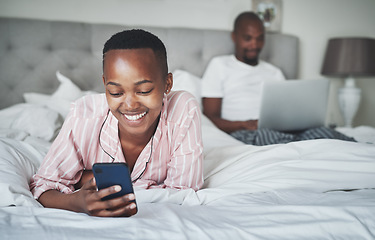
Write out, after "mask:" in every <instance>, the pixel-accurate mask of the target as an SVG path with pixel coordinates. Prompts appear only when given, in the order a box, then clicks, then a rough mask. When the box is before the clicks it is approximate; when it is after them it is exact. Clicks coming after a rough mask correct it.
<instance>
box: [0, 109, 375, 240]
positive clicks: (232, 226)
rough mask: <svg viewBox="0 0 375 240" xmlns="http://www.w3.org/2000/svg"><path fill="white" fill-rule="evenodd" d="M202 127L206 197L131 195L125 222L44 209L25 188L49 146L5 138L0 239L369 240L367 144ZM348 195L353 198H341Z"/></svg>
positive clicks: (373, 232)
mask: <svg viewBox="0 0 375 240" xmlns="http://www.w3.org/2000/svg"><path fill="white" fill-rule="evenodd" d="M0 117H1V116H0ZM202 125H203V143H204V145H205V151H204V154H205V158H204V174H205V185H204V188H203V189H202V190H200V191H198V192H194V191H192V190H181V191H177V190H167V189H152V190H142V189H136V190H135V191H136V197H137V202H138V208H139V213H137V214H136V215H135V216H132V217H130V218H97V217H91V216H88V215H86V214H82V213H74V212H69V211H65V210H59V209H48V208H42V207H41V206H40V204H38V203H37V202H36V201H35V200H34V199H33V198H32V196H31V194H30V192H28V189H27V184H28V179H29V177H30V176H31V174H32V173H33V172H35V170H36V169H37V167H38V166H39V164H40V162H41V161H42V159H43V156H44V155H45V153H46V151H47V149H48V147H49V144H50V142H48V141H47V140H45V139H41V138H36V137H35V136H32V133H30V132H32V131H21V130H19V131H18V130H16V129H10V130H8V131H7V130H6V129H2V131H0V135H1V136H2V138H0V156H1V157H0V192H2V198H1V199H0V206H1V208H0V235H1V236H2V239H53V238H56V239H65V238H66V239H229V238H231V239H374V238H375V218H374V216H375V201H374V199H375V190H374V188H375V146H374V145H373V144H365V143H354V142H345V141H339V140H310V141H302V142H295V143H289V144H278V145H270V146H262V147H257V146H250V145H244V144H242V143H240V142H238V141H237V140H235V139H233V138H231V137H230V136H228V135H227V134H225V133H223V132H222V131H220V130H218V129H217V128H216V127H214V126H213V124H212V123H211V122H210V121H209V120H208V119H207V118H205V117H203V119H202ZM54 127H57V128H58V127H59V126H58V125H56V126H54ZM52 130H53V129H52ZM352 189H358V190H355V191H341V190H352ZM338 190H340V191H338Z"/></svg>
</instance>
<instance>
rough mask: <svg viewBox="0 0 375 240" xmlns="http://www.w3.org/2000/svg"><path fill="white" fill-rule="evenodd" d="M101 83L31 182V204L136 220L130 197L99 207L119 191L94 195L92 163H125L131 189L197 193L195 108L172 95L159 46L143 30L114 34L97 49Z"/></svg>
mask: <svg viewBox="0 0 375 240" xmlns="http://www.w3.org/2000/svg"><path fill="white" fill-rule="evenodd" d="M103 82H104V86H105V88H106V93H105V95H104V94H97V95H89V96H86V97H83V98H81V99H79V100H78V101H76V102H75V103H74V106H73V108H72V109H71V111H70V113H69V115H68V116H67V118H66V121H65V122H64V125H63V127H62V129H61V131H60V133H59V135H58V137H57V138H56V140H55V141H54V143H53V144H52V146H51V148H50V150H49V152H48V154H47V155H46V157H45V159H44V161H43V163H42V165H41V167H40V169H39V170H38V172H37V173H36V174H35V175H34V176H33V178H32V180H31V184H30V189H31V191H32V193H33V195H34V197H35V198H36V199H38V201H39V202H40V203H41V204H42V205H43V206H45V207H51V208H61V209H67V210H71V211H76V212H85V213H87V214H90V215H95V216H111V217H112V216H131V215H134V214H135V213H136V212H137V210H136V209H137V208H136V205H135V203H134V201H133V200H134V199H135V196H134V194H127V195H124V196H122V197H118V198H115V199H112V200H105V201H104V200H101V199H102V198H103V197H105V196H108V195H111V194H113V193H115V192H118V191H119V190H120V189H121V187H119V186H112V187H108V188H105V189H102V190H99V191H97V188H96V183H95V179H94V178H93V175H92V172H91V171H89V170H91V169H92V165H93V164H94V163H98V162H125V163H126V164H127V165H128V167H129V170H130V172H131V178H132V182H133V184H134V186H135V187H141V188H154V187H158V188H166V187H167V188H176V189H185V188H192V189H194V190H198V189H200V188H201V187H202V185H203V169H202V159H203V155H202V152H203V146H202V138H201V126H200V118H201V116H200V110H199V105H198V103H197V101H196V100H195V98H194V97H193V96H192V95H191V94H189V93H187V92H170V90H171V88H172V84H173V76H172V74H171V73H168V66H167V56H166V49H165V46H164V44H163V43H162V42H161V41H160V39H159V38H157V37H156V36H154V35H153V34H151V33H149V32H146V31H143V30H129V31H123V32H120V33H117V34H115V35H113V36H112V37H111V38H110V39H109V40H108V41H107V42H106V44H105V45H104V49H103ZM84 179H89V180H88V181H86V180H84ZM80 184H81V185H82V187H81V188H79V190H77V189H76V187H75V186H77V185H80Z"/></svg>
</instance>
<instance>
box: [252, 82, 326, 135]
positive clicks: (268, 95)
mask: <svg viewBox="0 0 375 240" xmlns="http://www.w3.org/2000/svg"><path fill="white" fill-rule="evenodd" d="M328 93H329V80H327V79H317V80H286V81H282V82H268V83H265V84H264V87H263V94H262V102H261V109H260V115H259V120H258V128H269V129H272V130H277V131H284V132H292V131H300V130H305V129H308V128H313V127H319V126H324V124H325V119H326V112H327V104H328Z"/></svg>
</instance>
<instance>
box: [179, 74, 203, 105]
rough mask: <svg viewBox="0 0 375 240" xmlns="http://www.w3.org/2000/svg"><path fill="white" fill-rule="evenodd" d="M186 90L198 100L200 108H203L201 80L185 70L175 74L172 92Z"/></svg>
mask: <svg viewBox="0 0 375 240" xmlns="http://www.w3.org/2000/svg"><path fill="white" fill-rule="evenodd" d="M179 90H184V91H187V92H190V93H191V94H193V95H194V97H195V98H196V99H197V100H198V102H199V106H202V100H201V79H200V78H199V77H197V76H195V75H194V74H191V73H189V72H186V71H183V70H179V69H177V70H175V71H174V72H173V87H172V91H179Z"/></svg>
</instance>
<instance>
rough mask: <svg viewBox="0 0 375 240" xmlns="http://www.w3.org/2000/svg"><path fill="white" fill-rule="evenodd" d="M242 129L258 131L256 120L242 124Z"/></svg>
mask: <svg viewBox="0 0 375 240" xmlns="http://www.w3.org/2000/svg"><path fill="white" fill-rule="evenodd" d="M243 129H246V130H256V129H258V120H248V121H245V122H243Z"/></svg>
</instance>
